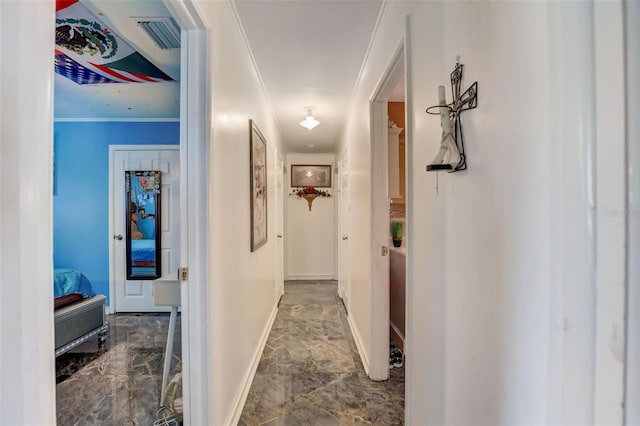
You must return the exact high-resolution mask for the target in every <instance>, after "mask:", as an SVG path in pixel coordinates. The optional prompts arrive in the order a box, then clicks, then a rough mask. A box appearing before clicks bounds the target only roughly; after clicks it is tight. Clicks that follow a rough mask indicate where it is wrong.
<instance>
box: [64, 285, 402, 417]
mask: <svg viewBox="0 0 640 426" xmlns="http://www.w3.org/2000/svg"><path fill="white" fill-rule="evenodd" d="M108 322H109V325H110V333H109V341H108V343H107V347H106V350H102V351H98V350H97V341H94V340H91V341H88V342H86V343H84V344H83V345H81V346H79V347H78V348H76V349H74V350H73V351H71V352H69V353H67V354H64V355H62V356H60V357H58V359H57V360H56V381H57V383H58V384H57V386H56V397H57V421H58V425H60V426H63V425H104V426H107V425H118V426H121V425H152V424H153V422H154V420H155V419H156V411H157V409H158V405H159V395H160V386H161V380H162V377H161V376H162V358H163V354H164V348H165V343H166V337H167V327H168V324H169V316H168V314H132V315H123V314H119V315H110V316H109V317H108ZM180 347H181V341H180V318H178V324H177V326H176V341H175V345H174V351H175V353H174V359H173V365H172V373H171V375H170V376H172V375H173V374H174V373H175V372H176V371H180V370H181V368H182V365H181V363H180ZM403 418H404V368H394V369H392V370H390V379H389V380H387V381H384V382H374V381H371V380H369V378H368V377H367V376H366V374H365V372H364V368H363V367H362V363H361V362H360V357H359V356H358V353H357V350H356V347H355V344H354V341H353V338H352V336H351V333H350V331H349V325H348V323H347V316H346V311H345V310H344V306H343V305H342V302H341V301H340V299H339V297H338V295H337V284H336V282H335V281H318V282H310V281H292V282H288V283H287V284H286V285H285V295H284V296H283V298H282V301H281V303H280V309H279V312H278V315H277V317H276V320H275V323H274V325H273V329H272V331H271V334H270V336H269V339H268V341H267V345H266V347H265V350H264V353H263V356H262V359H261V361H260V364H259V366H258V371H257V374H256V377H255V379H254V381H253V385H252V387H251V391H250V393H249V396H248V398H247V402H246V404H245V407H244V411H243V414H242V418H241V419H240V424H241V425H247V426H249V425H250V426H253V425H296V426H298V425H343V424H344V425H346V424H375V425H385V426H390V425H402V424H403ZM194 426H200V425H194Z"/></svg>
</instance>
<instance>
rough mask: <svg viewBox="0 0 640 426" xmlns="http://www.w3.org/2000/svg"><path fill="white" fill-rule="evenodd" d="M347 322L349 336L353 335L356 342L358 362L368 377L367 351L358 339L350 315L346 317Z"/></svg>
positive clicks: (357, 333)
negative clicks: (359, 361) (358, 355)
mask: <svg viewBox="0 0 640 426" xmlns="http://www.w3.org/2000/svg"><path fill="white" fill-rule="evenodd" d="M347 322H348V323H349V328H351V334H352V335H353V340H354V341H355V342H356V348H358V353H359V354H360V360H361V361H362V365H363V366H364V371H365V373H367V376H368V375H369V356H368V355H367V351H366V350H365V348H364V345H363V344H362V339H361V338H360V333H359V332H358V328H357V327H356V325H355V324H354V323H353V321H351V315H347Z"/></svg>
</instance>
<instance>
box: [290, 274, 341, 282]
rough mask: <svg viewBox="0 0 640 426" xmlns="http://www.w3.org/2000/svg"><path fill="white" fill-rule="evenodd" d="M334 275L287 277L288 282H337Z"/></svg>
mask: <svg viewBox="0 0 640 426" xmlns="http://www.w3.org/2000/svg"><path fill="white" fill-rule="evenodd" d="M335 279H336V278H335V276H333V275H287V280H332V281H333V280H335Z"/></svg>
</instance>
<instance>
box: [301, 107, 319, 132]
mask: <svg viewBox="0 0 640 426" xmlns="http://www.w3.org/2000/svg"><path fill="white" fill-rule="evenodd" d="M312 109H313V108H310V107H307V116H306V117H305V118H304V120H302V121H301V122H300V125H301V126H302V127H306V128H307V129H309V130H311V129H313V128H314V127H316V126H317V125H318V124H320V122H319V121H318V120H316V118H315V117H314V116H313V115H312V114H311V110H312Z"/></svg>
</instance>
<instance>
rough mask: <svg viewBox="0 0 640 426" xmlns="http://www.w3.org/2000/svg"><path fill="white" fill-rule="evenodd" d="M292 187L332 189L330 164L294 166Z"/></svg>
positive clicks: (292, 169) (292, 167)
mask: <svg viewBox="0 0 640 426" xmlns="http://www.w3.org/2000/svg"><path fill="white" fill-rule="evenodd" d="M291 186H293V187H295V186H313V187H314V188H331V165H330V164H292V165H291Z"/></svg>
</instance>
